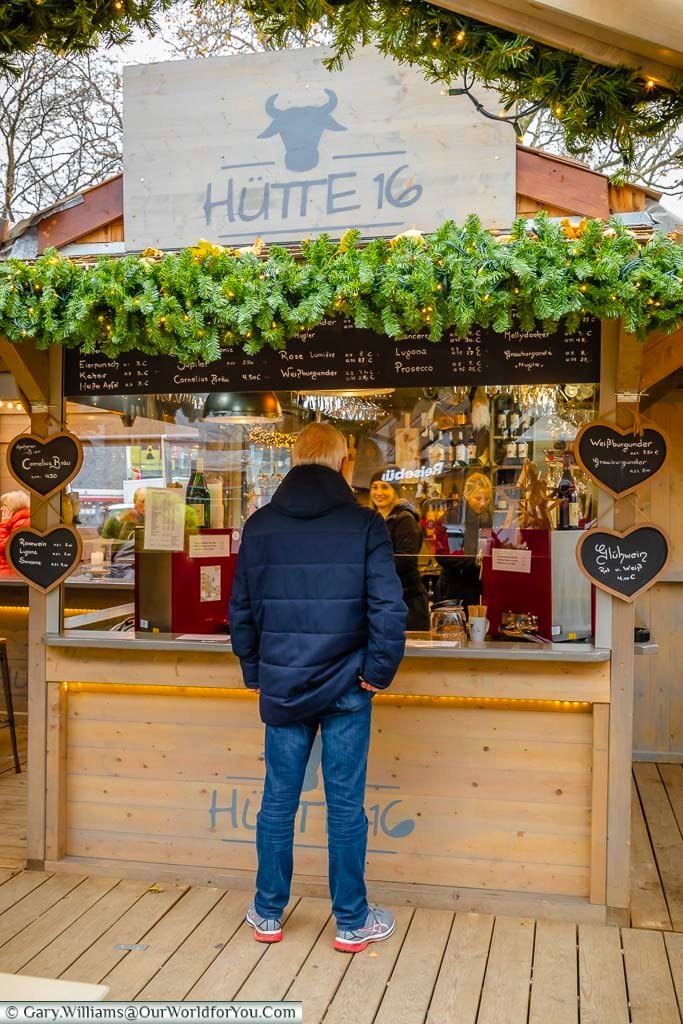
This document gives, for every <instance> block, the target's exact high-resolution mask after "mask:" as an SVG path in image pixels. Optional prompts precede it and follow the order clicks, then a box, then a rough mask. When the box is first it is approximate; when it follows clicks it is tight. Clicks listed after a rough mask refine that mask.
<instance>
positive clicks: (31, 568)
mask: <svg viewBox="0 0 683 1024" xmlns="http://www.w3.org/2000/svg"><path fill="white" fill-rule="evenodd" d="M82 549H83V545H82V544H81V538H80V536H79V533H78V531H77V530H74V528H73V527H72V526H54V527H53V528H52V529H51V530H46V531H45V532H44V533H41V532H40V531H39V530H33V529H32V528H31V527H25V528H22V529H20V530H15V531H14V533H11V534H10V536H9V540H8V541H7V547H6V548H5V557H6V558H7V561H8V562H9V564H10V565H11V566H12V568H13V569H14V571H15V572H16V573H17V574H18V575H19V576H21V577H23V579H25V580H26V582H27V583H28V584H29V586H31V587H34V588H35V589H36V590H39V591H40V592H41V593H42V594H47V593H49V591H50V590H54V588H55V587H58V586H59V584H60V583H61V582H62V580H64V579H66V577H67V576H69V575H70V574H71V573H72V572H73V571H74V569H75V568H76V566H77V565H78V564H79V562H80V560H81V551H82Z"/></svg>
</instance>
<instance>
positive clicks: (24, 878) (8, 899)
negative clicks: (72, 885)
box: [0, 871, 50, 914]
mask: <svg viewBox="0 0 683 1024" xmlns="http://www.w3.org/2000/svg"><path fill="white" fill-rule="evenodd" d="M48 878H50V875H49V874H47V872H45V871H22V872H21V873H20V874H18V875H13V876H12V878H10V879H8V881H6V882H4V883H3V884H2V886H0V914H3V913H4V912H5V911H6V910H8V909H9V908H10V907H12V906H14V904H15V903H18V902H19V900H22V899H23V898H24V896H27V895H28V894H29V893H31V892H33V891H34V889H37V888H38V886H39V885H43V883H44V882H47V880H48Z"/></svg>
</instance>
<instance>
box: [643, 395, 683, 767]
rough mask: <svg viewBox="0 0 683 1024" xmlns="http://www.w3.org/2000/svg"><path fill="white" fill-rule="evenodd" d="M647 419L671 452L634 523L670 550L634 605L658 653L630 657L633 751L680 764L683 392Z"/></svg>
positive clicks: (649, 413) (682, 719) (682, 744)
mask: <svg viewBox="0 0 683 1024" xmlns="http://www.w3.org/2000/svg"><path fill="white" fill-rule="evenodd" d="M647 416H648V418H649V419H651V420H653V421H654V422H655V423H656V424H657V425H658V426H660V427H662V428H663V429H664V430H665V431H666V432H667V434H668V435H669V438H670V439H671V453H670V456H669V461H668V463H667V465H666V466H665V468H664V470H663V471H662V472H661V473H660V474H659V476H658V477H657V479H656V480H654V481H653V482H652V484H650V485H649V486H648V487H643V488H642V489H641V490H639V491H637V492H636V494H635V501H636V503H637V508H638V519H647V518H651V519H652V521H653V522H655V523H657V525H658V526H661V527H662V528H663V529H664V530H665V531H666V533H667V534H668V536H669V539H670V541H671V546H672V552H671V560H670V562H669V565H668V566H667V570H666V572H665V574H664V576H663V577H662V579H661V580H660V582H659V583H657V585H656V586H654V587H653V588H652V590H649V591H648V592H647V593H646V594H644V595H643V597H641V598H640V600H639V601H638V604H637V606H636V625H644V626H648V627H649V628H650V630H651V632H652V639H653V640H655V641H656V642H657V643H658V644H659V653H658V654H655V655H652V656H648V657H640V658H636V659H635V671H636V675H635V704H634V722H633V729H634V737H633V749H634V752H635V756H636V757H639V756H654V755H657V756H658V757H660V756H661V757H662V758H663V759H667V758H672V759H678V760H683V687H681V638H682V637H683V517H682V516H681V508H683V450H681V446H680V443H679V440H678V439H679V438H680V437H682V436H683V393H681V392H680V391H678V392H673V393H672V394H670V395H668V396H667V397H666V398H665V399H663V400H662V401H660V402H657V403H655V405H653V406H652V407H651V408H650V409H648V411H647Z"/></svg>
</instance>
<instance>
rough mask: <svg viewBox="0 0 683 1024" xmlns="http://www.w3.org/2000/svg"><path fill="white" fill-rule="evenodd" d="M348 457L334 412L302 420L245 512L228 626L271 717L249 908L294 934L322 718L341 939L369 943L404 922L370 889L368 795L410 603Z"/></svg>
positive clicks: (355, 946)
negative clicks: (298, 861) (296, 873)
mask: <svg viewBox="0 0 683 1024" xmlns="http://www.w3.org/2000/svg"><path fill="white" fill-rule="evenodd" d="M346 457H347V452H346V442H345V440H344V438H343V436H342V435H341V434H340V433H339V431H338V430H335V429H334V427H332V426H330V425H329V424H323V423H311V424H309V425H308V426H307V427H306V428H305V429H304V430H303V431H302V432H301V433H300V435H299V437H298V439H297V442H296V444H295V446H294V449H293V452H292V466H293V468H292V469H291V470H290V472H289V473H288V474H287V476H286V477H285V479H284V480H283V481H282V483H281V484H280V486H279V487H278V489H277V491H276V492H275V494H274V496H273V498H272V501H271V502H270V503H269V504H268V505H265V506H264V507H263V508H261V509H259V510H258V511H257V512H255V513H254V514H253V515H252V516H251V517H250V518H249V519H248V520H247V523H246V525H245V528H244V533H243V536H242V543H241V547H240V551H239V556H238V562H237V569H236V573H235V579H234V582H233V591H232V599H231V601H230V635H231V640H232V649H233V651H234V652H235V654H237V655H238V657H239V658H240V662H241V665H242V673H243V677H244V683H245V685H246V686H247V687H249V688H250V689H254V690H258V691H259V707H260V712H261V718H262V720H263V721H264V723H265V726H266V737H265V762H266V778H265V786H264V791H263V799H262V803H261V810H260V812H259V815H258V818H257V829H256V849H257V854H258V873H257V877H256V896H255V899H254V902H253V904H252V905H251V906H250V907H249V910H248V912H247V921H248V923H249V924H251V925H252V926H253V928H254V937H255V938H256V939H257V940H258V941H260V942H278V941H279V940H280V939H281V938H282V928H281V918H282V913H283V911H284V908H285V906H286V904H287V902H288V900H289V892H290V884H291V878H292V870H293V857H292V848H293V841H294V819H295V816H296V813H297V809H298V805H299V798H300V795H301V790H302V786H303V782H304V774H305V770H306V765H307V762H308V758H309V755H310V753H311V748H312V746H313V741H314V739H315V736H316V733H317V731H318V728H320V732H321V739H322V772H323V779H324V783H325V795H326V799H327V831H328V846H329V882H330V895H331V897H332V909H333V912H334V915H335V917H336V920H337V937H336V939H335V940H334V946H335V948H336V949H339V950H342V951H349V952H357V951H358V950H360V949H364V948H365V946H367V944H368V942H372V941H377V940H379V939H384V938H386V937H387V936H388V935H390V934H391V933H392V932H393V930H394V920H393V917H392V915H391V913H390V912H389V911H386V910H382V909H381V908H379V907H370V906H369V905H368V901H367V893H366V888H365V855H366V848H367V833H368V821H367V817H366V815H365V811H364V809H363V801H364V795H365V777H366V769H367V755H368V747H369V742H370V718H371V697H372V693H373V692H375V691H377V690H383V689H386V687H387V686H389V685H390V683H391V681H392V679H393V677H394V675H395V673H396V670H397V669H398V666H399V664H400V662H401V659H402V657H403V651H404V645H405V626H406V607H405V605H404V603H403V600H402V595H401V584H400V581H399V578H398V576H397V574H396V570H395V568H394V560H393V552H392V547H391V539H390V537H389V533H388V531H387V528H386V525H385V523H384V521H383V519H382V517H381V516H380V515H378V514H377V513H376V512H373V511H372V510H371V509H367V508H361V506H360V505H359V504H358V503H357V502H356V499H355V497H354V495H353V492H352V490H351V488H350V487H349V486H348V484H347V483H346V481H345V479H344V477H343V475H342V472H343V471H344V469H345V468H346Z"/></svg>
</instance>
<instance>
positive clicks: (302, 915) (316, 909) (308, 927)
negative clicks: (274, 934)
mask: <svg viewBox="0 0 683 1024" xmlns="http://www.w3.org/2000/svg"><path fill="white" fill-rule="evenodd" d="M329 917H330V908H329V904H328V903H327V901H326V900H313V899H308V898H304V899H302V900H300V901H299V903H297V905H296V909H295V910H294V912H293V913H292V915H291V916H290V918H289V920H288V921H287V941H286V942H278V943H276V944H275V945H272V946H271V948H270V949H269V950H268V956H265V957H263V959H262V960H261V961H260V962H259V963H258V964H257V965H256V967H255V968H254V970H253V971H252V973H251V974H250V975H249V977H248V978H247V979H246V981H245V982H244V984H243V985H242V986H241V987H240V989H239V990H238V992H237V993H236V998H237V999H245V1000H250V999H267V1000H270V999H273V1000H276V999H282V998H283V997H284V994H285V992H286V991H287V989H288V988H289V987H290V985H291V984H292V982H293V980H294V978H295V977H296V975H297V974H298V973H299V970H300V969H301V966H302V964H303V963H304V961H305V960H306V957H307V956H308V954H309V953H310V951H311V947H312V946H314V945H315V943H316V942H317V940H318V938H319V936H320V933H321V932H322V930H323V928H324V927H325V925H326V924H327V921H328V920H329ZM252 941H253V937H252Z"/></svg>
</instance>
